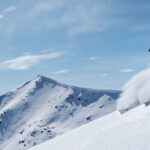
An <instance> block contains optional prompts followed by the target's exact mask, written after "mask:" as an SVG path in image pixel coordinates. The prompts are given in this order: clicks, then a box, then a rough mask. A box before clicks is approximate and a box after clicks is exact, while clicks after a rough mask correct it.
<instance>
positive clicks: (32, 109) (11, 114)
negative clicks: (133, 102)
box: [0, 75, 120, 150]
mask: <svg viewBox="0 0 150 150" xmlns="http://www.w3.org/2000/svg"><path fill="white" fill-rule="evenodd" d="M119 95H120V91H113V90H111V91H109V90H93V89H87V88H80V87H76V86H69V85H66V84H61V83H59V82H57V81H55V80H53V79H50V78H47V77H44V76H41V75H38V76H37V77H36V78H34V79H33V80H31V81H29V82H27V83H25V84H24V85H23V86H21V87H20V88H17V89H16V90H13V91H11V92H8V93H6V94H4V95H2V96H1V97H0V120H1V121H2V124H1V125H0V131H1V132H0V149H1V150H9V149H10V150H12V148H14V149H15V150H16V147H17V148H18V150H26V149H27V148H29V147H32V146H34V145H36V144H39V143H42V142H44V141H46V140H49V139H52V138H54V137H56V136H58V135H60V134H63V133H65V132H66V131H69V130H71V129H73V128H76V127H79V126H81V125H83V124H85V123H88V122H90V121H92V120H94V119H97V118H99V117H101V116H104V115H106V114H108V113H111V112H113V111H114V110H115V109H116V99H117V98H118V97H119ZM12 139H14V140H12ZM8 141H9V146H10V145H11V146H10V148H8V147H6V145H7V142H8Z"/></svg>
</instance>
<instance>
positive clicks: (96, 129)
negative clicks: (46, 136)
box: [30, 105, 150, 150]
mask: <svg viewBox="0 0 150 150" xmlns="http://www.w3.org/2000/svg"><path fill="white" fill-rule="evenodd" d="M30 150H150V106H148V107H145V105H140V106H138V107H136V108H134V109H132V110H130V111H128V112H126V113H125V114H123V115H121V114H120V113H119V112H118V111H115V112H113V113H111V114H109V115H106V116H104V117H101V118H99V119H97V120H95V121H92V122H90V123H88V124H86V125H83V126H81V127H79V128H77V129H74V130H71V131H69V132H67V133H65V134H63V135H61V136H58V137H56V138H54V139H52V140H51V141H47V142H45V143H43V144H40V145H37V146H35V147H33V148H31V149H30Z"/></svg>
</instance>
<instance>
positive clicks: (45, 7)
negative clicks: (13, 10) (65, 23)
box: [30, 1, 63, 16]
mask: <svg viewBox="0 0 150 150" xmlns="http://www.w3.org/2000/svg"><path fill="white" fill-rule="evenodd" d="M62 5H63V3H62V2H61V1H43V2H37V3H36V4H35V5H34V7H33V8H32V10H31V12H30V16H35V15H38V14H41V13H44V12H51V11H53V10H55V9H57V8H59V7H62Z"/></svg>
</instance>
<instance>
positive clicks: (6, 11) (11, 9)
mask: <svg viewBox="0 0 150 150" xmlns="http://www.w3.org/2000/svg"><path fill="white" fill-rule="evenodd" d="M16 9H17V8H16V7H15V6H9V7H8V8H5V9H4V13H8V12H12V11H15V10H16Z"/></svg>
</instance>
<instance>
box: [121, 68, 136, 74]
mask: <svg viewBox="0 0 150 150" xmlns="http://www.w3.org/2000/svg"><path fill="white" fill-rule="evenodd" d="M121 72H123V73H130V72H134V69H123V70H121Z"/></svg>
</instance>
